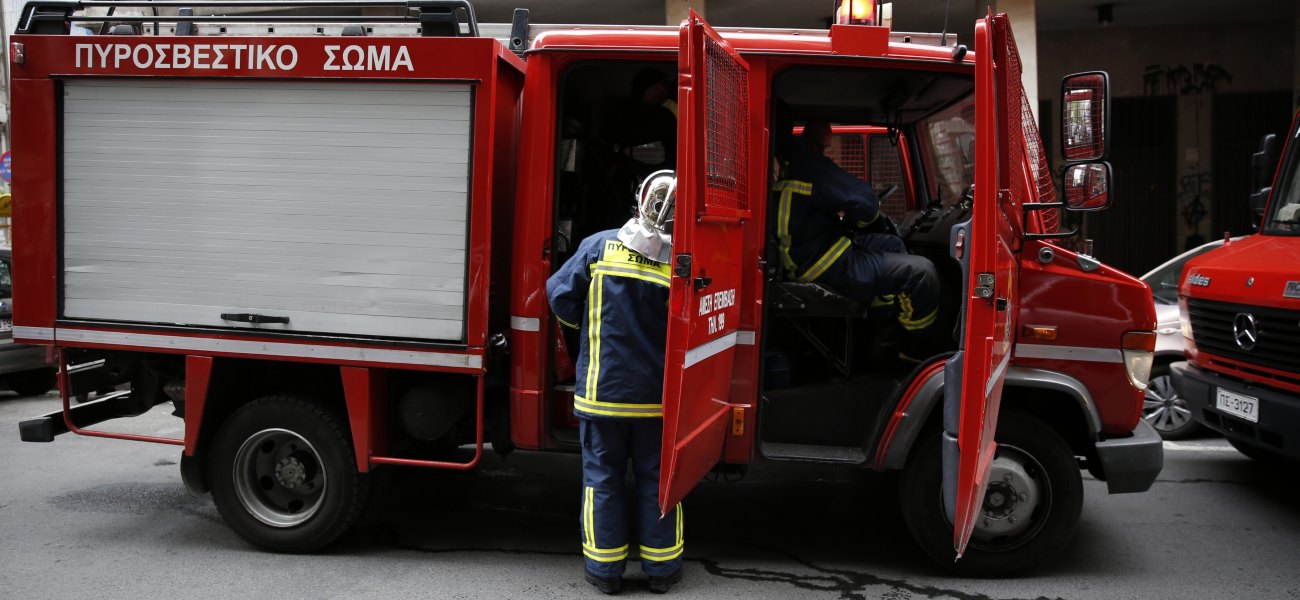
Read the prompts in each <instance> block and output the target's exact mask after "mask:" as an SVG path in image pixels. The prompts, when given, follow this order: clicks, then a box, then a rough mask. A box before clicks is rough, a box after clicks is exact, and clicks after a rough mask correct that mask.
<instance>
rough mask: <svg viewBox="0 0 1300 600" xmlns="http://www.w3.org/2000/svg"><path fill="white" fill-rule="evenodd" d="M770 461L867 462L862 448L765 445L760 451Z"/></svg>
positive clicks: (855, 463)
mask: <svg viewBox="0 0 1300 600" xmlns="http://www.w3.org/2000/svg"><path fill="white" fill-rule="evenodd" d="M759 450H760V451H761V452H762V453H763V457H764V458H767V459H769V460H788V461H795V462H816V463H833V464H849V465H860V464H862V463H865V462H867V453H866V452H864V451H863V450H862V448H855V447H851V446H816V445H813V444H778V443H764V444H763V445H762V447H761V448H760V449H759Z"/></svg>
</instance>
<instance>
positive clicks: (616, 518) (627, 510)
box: [579, 418, 682, 577]
mask: <svg viewBox="0 0 1300 600" xmlns="http://www.w3.org/2000/svg"><path fill="white" fill-rule="evenodd" d="M579 435H580V437H581V440H582V518H581V523H582V554H583V556H585V557H586V562H587V570H588V571H590V572H591V573H593V574H595V575H599V576H601V577H619V576H621V575H623V570H624V569H625V568H626V566H627V558H628V556H629V555H630V554H631V553H630V549H631V548H632V543H633V541H635V543H636V544H637V548H638V553H637V554H639V555H640V557H641V570H642V571H643V572H645V574H646V575H649V576H651V577H664V576H668V575H671V574H673V573H675V572H676V571H677V570H679V569H681V568H682V507H681V505H680V504H678V505H677V506H675V507H673V509H672V510H670V511H668V514H667V515H664V518H663V519H660V518H659V451H660V447H661V445H662V441H661V440H662V436H663V420H662V419H647V418H640V419H587V418H581V419H579ZM628 459H631V461H632V474H633V476H634V478H635V480H636V483H635V486H634V492H633V494H632V495H631V496H630V498H629V495H628V491H627V485H626V483H625V478H626V474H627V462H628ZM633 529H635V531H636V535H635V536H633V535H632V530H633ZM633 537H635V540H633V539H632V538H633Z"/></svg>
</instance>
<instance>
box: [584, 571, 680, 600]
mask: <svg viewBox="0 0 1300 600" xmlns="http://www.w3.org/2000/svg"><path fill="white" fill-rule="evenodd" d="M583 575H584V576H585V578H586V580H587V583H590V584H591V585H594V586H596V589H598V590H600V592H601V593H602V594H609V595H611V596H612V595H614V594H617V593H619V592H621V591H623V578H622V577H601V576H600V575H597V574H595V573H592V572H591V571H587V570H585V569H584V570H583ZM677 578H678V579H681V575H680V574H679V575H678V577H677ZM669 585H671V584H669ZM667 589H668V588H664V590H665V591H666V590H667ZM660 593H663V592H660Z"/></svg>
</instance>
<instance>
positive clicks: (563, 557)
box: [0, 392, 1300, 600]
mask: <svg viewBox="0 0 1300 600" xmlns="http://www.w3.org/2000/svg"><path fill="white" fill-rule="evenodd" d="M3 394H5V395H0V456H3V458H2V459H0V598H24V599H37V598H61V599H62V598H90V597H93V598H104V599H114V598H123V599H127V598H130V599H133V600H134V599H137V598H142V597H174V598H222V599H227V598H259V599H260V598H383V599H393V598H447V599H456V598H492V599H509V598H530V599H533V598H536V599H548V598H598V597H602V596H600V594H598V593H597V592H596V591H595V590H594V589H591V588H590V587H589V586H588V585H587V584H585V583H583V582H582V581H581V571H580V569H581V564H582V563H581V560H580V555H579V553H578V539H577V514H576V513H577V508H578V489H579V484H578V481H579V478H578V464H577V461H576V459H575V457H571V456H558V455H541V454H529V453H522V452H518V453H515V454H513V455H511V456H510V457H508V458H507V459H505V460H501V459H497V458H493V459H491V460H489V461H488V464H487V465H486V468H484V469H482V470H480V471H479V472H476V473H470V474H461V473H435V472H428V471H420V470H404V471H400V472H398V474H397V475H396V476H394V477H392V478H391V480H390V481H389V482H388V483H387V484H386V485H385V487H384V491H383V492H382V493H381V494H380V495H379V496H378V497H377V499H376V502H374V504H373V506H372V510H371V511H370V514H368V515H367V518H366V522H365V523H364V525H363V526H362V527H360V528H358V531H357V532H356V533H355V534H352V535H350V536H349V537H346V538H344V539H343V540H342V542H341V543H339V544H337V545H336V546H334V547H333V548H332V549H331V550H330V551H328V552H326V553H324V554H320V555H314V556H284V555H274V554H268V553H264V552H260V551H258V550H255V549H254V548H252V547H251V546H249V545H248V544H246V543H245V542H243V541H242V540H241V539H239V538H238V537H237V536H236V535H235V534H234V533H232V532H231V531H230V530H229V529H227V528H226V527H225V525H224V524H223V523H222V522H221V518H220V517H219V516H218V515H217V512H216V510H215V509H214V508H213V507H212V503H211V500H210V499H209V498H207V497H203V498H194V497H191V496H189V495H188V494H187V493H186V492H185V490H184V487H183V486H182V484H181V480H180V474H179V472H178V469H177V464H176V463H177V460H178V457H179V452H180V450H179V448H176V447H173V446H160V445H152V444H143V443H134V442H123V441H116V440H100V439H92V438H85V437H78V436H63V437H61V438H59V439H58V440H56V441H55V442H54V443H52V444H25V443H22V442H19V441H18V430H17V423H18V421H19V420H21V419H22V418H24V417H28V416H32V415H35V414H39V413H41V412H44V411H47V410H54V409H56V408H57V402H58V401H57V399H56V398H54V396H53V395H48V396H44V397H35V398H18V397H15V396H12V395H8V394H9V393H8V392H4V393H3ZM134 421H135V422H133V423H132V424H131V428H132V429H134V430H136V431H140V432H151V433H158V434H164V435H179V433H180V421H179V420H177V419H174V418H171V417H169V416H166V414H165V412H163V411H158V414H154V413H151V414H150V415H147V416H146V417H142V418H140V419H136V420H134ZM1165 459H1166V460H1165V470H1164V473H1163V474H1162V475H1161V477H1160V480H1159V481H1158V482H1157V483H1156V485H1155V487H1154V488H1153V489H1152V490H1151V491H1150V492H1147V493H1145V494H1132V495H1121V496H1108V495H1107V494H1106V493H1105V486H1104V484H1102V483H1100V482H1097V481H1093V480H1091V479H1087V480H1086V482H1085V486H1086V490H1087V491H1086V500H1085V504H1084V510H1083V519H1082V524H1081V527H1080V530H1079V533H1078V535H1077V536H1076V537H1075V539H1074V541H1073V543H1072V545H1071V546H1070V548H1069V549H1067V550H1066V552H1065V553H1064V554H1063V555H1062V556H1061V557H1060V558H1059V560H1058V561H1056V563H1055V564H1054V565H1053V566H1051V567H1050V568H1047V569H1044V570H1040V571H1038V572H1035V573H1032V574H1030V575H1027V576H1023V577H1020V578H1017V579H988V580H971V579H954V578H951V577H947V576H945V575H944V574H943V573H942V572H940V571H938V570H937V569H935V568H934V567H933V566H932V565H931V564H930V563H929V562H928V561H927V559H926V558H925V557H924V556H923V555H922V554H921V552H920V550H919V549H917V548H916V546H915V545H914V544H913V542H912V541H911V538H910V537H909V536H908V534H907V532H906V529H905V528H904V526H903V524H902V520H901V515H900V513H899V511H898V509H897V507H896V504H895V499H894V498H895V493H896V491H895V488H894V487H893V485H892V483H891V478H889V477H884V476H880V475H876V474H870V473H862V472H858V471H851V470H843V469H831V468H809V467H806V466H791V465H779V466H773V465H761V466H758V467H755V468H753V469H751V471H750V473H749V475H748V476H747V477H746V478H745V479H744V480H742V481H740V482H721V481H720V482H711V483H706V484H703V485H702V486H701V487H700V488H698V489H697V490H696V492H695V493H693V494H692V495H691V496H690V497H689V498H688V499H687V502H686V504H685V506H686V508H685V512H684V514H685V516H686V519H687V521H686V527H687V547H686V548H687V549H686V558H687V564H686V569H687V572H686V579H685V581H684V582H683V583H682V584H681V585H679V586H678V587H676V588H674V589H673V592H672V594H671V596H672V597H678V598H744V599H747V600H760V599H769V598H771V599H787V598H825V599H836V598H839V599H869V598H885V599H890V600H903V599H910V598H954V599H961V600H971V599H980V598H998V599H1002V598H1008V599H1010V598H1070V599H1079V600H1086V599H1104V598H1143V599H1159V598H1171V599H1172V598H1179V599H1183V598H1186V599H1213V598H1232V599H1234V600H1242V599H1251V598H1260V599H1300V559H1297V556H1300V502H1296V500H1295V493H1296V491H1297V488H1298V487H1300V486H1296V485H1295V484H1294V483H1292V481H1293V480H1294V479H1295V477H1296V476H1297V475H1300V470H1291V471H1290V472H1286V473H1283V472H1280V471H1279V470H1277V469H1276V468H1271V469H1270V468H1266V467H1263V466H1261V465H1259V464H1256V463H1254V462H1252V461H1251V460H1249V459H1247V458H1245V457H1243V456H1241V455H1239V454H1237V453H1236V452H1235V451H1234V450H1232V449H1231V448H1230V447H1229V446H1227V444H1226V443H1224V442H1223V441H1222V440H1217V439H1203V440H1194V441H1190V442H1183V443H1178V444H1168V443H1167V444H1166V454H1165ZM629 575H630V578H631V579H632V581H631V582H630V584H629V588H628V589H627V590H626V591H625V592H624V596H632V597H648V596H650V594H649V592H648V591H647V590H646V589H645V588H644V583H643V581H641V580H637V579H636V578H638V577H639V571H638V570H637V569H636V568H635V567H632V568H631V569H630V570H629Z"/></svg>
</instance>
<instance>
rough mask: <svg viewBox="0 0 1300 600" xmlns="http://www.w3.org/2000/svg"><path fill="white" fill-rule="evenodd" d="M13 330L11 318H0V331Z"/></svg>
mask: <svg viewBox="0 0 1300 600" xmlns="http://www.w3.org/2000/svg"><path fill="white" fill-rule="evenodd" d="M13 330H14V320H13V319H0V331H13Z"/></svg>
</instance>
